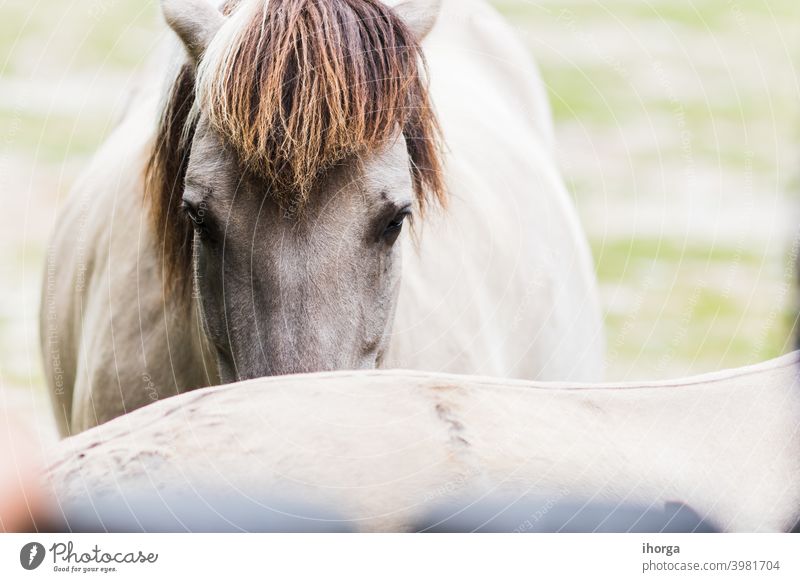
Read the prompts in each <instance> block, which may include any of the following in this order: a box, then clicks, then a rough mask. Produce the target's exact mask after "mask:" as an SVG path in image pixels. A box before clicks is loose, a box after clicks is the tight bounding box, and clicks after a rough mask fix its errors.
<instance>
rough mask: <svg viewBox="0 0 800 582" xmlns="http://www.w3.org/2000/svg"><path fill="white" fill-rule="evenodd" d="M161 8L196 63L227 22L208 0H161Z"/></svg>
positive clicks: (168, 22)
mask: <svg viewBox="0 0 800 582" xmlns="http://www.w3.org/2000/svg"><path fill="white" fill-rule="evenodd" d="M161 10H162V11H163V12H164V19H165V20H166V21H167V24H168V25H169V27H170V28H171V29H172V30H174V31H175V34H177V35H178V37H180V39H181V40H182V41H183V44H184V46H185V47H186V51H187V52H188V53H189V56H190V57H191V58H192V59H193V60H194V62H195V63H197V62H198V61H199V60H200V57H202V56H203V53H204V52H205V50H206V49H207V48H208V45H209V44H210V43H211V39H212V38H214V35H215V34H217V31H218V30H219V29H220V27H221V26H222V24H223V22H225V18H224V17H223V16H222V13H221V12H220V11H219V10H217V9H216V8H215V7H214V6H212V5H211V4H210V3H209V2H208V0H161Z"/></svg>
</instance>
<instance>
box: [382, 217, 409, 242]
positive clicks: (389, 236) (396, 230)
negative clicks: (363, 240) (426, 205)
mask: <svg viewBox="0 0 800 582" xmlns="http://www.w3.org/2000/svg"><path fill="white" fill-rule="evenodd" d="M410 215H411V211H410V210H408V209H404V210H402V211H400V212H399V213H397V215H396V216H395V217H394V218H393V219H392V220H391V221H390V222H389V224H387V225H386V228H385V229H384V231H383V237H384V238H385V239H386V240H387V241H388V242H390V243H393V242H394V241H395V240H397V237H398V236H399V235H400V231H401V230H403V223H404V222H405V221H406V219H407V218H408V217H409V216H410Z"/></svg>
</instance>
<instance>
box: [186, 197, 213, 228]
mask: <svg viewBox="0 0 800 582" xmlns="http://www.w3.org/2000/svg"><path fill="white" fill-rule="evenodd" d="M181 211H182V212H183V213H184V214H185V215H186V218H188V219H189V220H191V221H192V226H194V228H195V229H196V230H198V231H199V232H204V231H205V230H206V224H205V223H206V214H207V213H206V208H205V205H204V204H200V206H199V207H196V206H195V205H194V204H191V203H189V202H187V201H186V200H182V201H181Z"/></svg>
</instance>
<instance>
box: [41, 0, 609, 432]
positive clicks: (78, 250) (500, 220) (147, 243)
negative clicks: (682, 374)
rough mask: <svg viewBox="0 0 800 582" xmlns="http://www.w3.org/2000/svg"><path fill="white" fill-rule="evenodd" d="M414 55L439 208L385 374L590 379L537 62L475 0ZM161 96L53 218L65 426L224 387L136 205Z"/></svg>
mask: <svg viewBox="0 0 800 582" xmlns="http://www.w3.org/2000/svg"><path fill="white" fill-rule="evenodd" d="M425 52H426V55H427V58H428V60H429V65H430V79H431V85H432V96H433V102H434V105H435V107H436V109H437V113H438V115H439V117H440V120H441V124H442V126H443V129H444V135H445V140H446V142H447V148H448V154H447V155H446V159H445V165H446V176H447V182H448V185H449V192H450V206H449V208H448V209H447V210H446V211H444V212H439V211H432V212H431V213H430V214H429V216H426V217H425V218H424V219H423V220H420V221H418V223H417V229H418V230H419V231H420V232H419V237H418V244H417V245H415V244H414V243H412V242H411V241H410V240H406V241H405V244H406V248H405V250H404V270H403V283H402V288H401V293H400V300H399V304H398V308H397V313H396V319H395V325H394V335H393V336H392V340H391V344H390V349H389V353H388V355H387V358H386V360H385V361H384V364H383V365H384V367H402V368H412V369H421V370H430V371H437V372H451V373H465V374H482V375H491V376H510V377H517V378H528V379H538V380H575V381H578V380H580V381H590V380H598V379H599V378H600V376H601V373H602V359H603V358H602V354H603V339H602V331H601V330H602V323H601V315H600V309H599V305H598V300H597V297H596V289H595V283H594V276H593V270H592V262H591V257H590V253H589V250H588V245H587V243H586V240H585V238H584V235H583V234H582V232H581V229H580V227H579V224H578V220H577V217H576V213H575V210H574V208H573V206H572V204H571V201H570V200H569V197H568V195H567V192H566V190H565V188H564V186H563V184H562V182H561V180H560V177H559V175H558V172H557V170H556V166H555V162H554V158H553V152H552V128H551V119H550V117H549V109H548V106H547V102H546V98H545V93H544V90H543V88H542V85H541V82H540V80H539V78H538V75H537V72H536V70H535V68H534V66H533V64H532V63H531V62H530V61H529V58H528V56H527V55H526V53H525V51H524V50H523V48H522V47H521V45H520V44H519V43H518V42H517V41H515V40H514V39H513V34H512V31H511V30H510V29H509V28H508V27H507V26H506V25H505V24H504V23H503V22H502V21H501V19H500V17H499V16H498V15H497V14H496V13H495V12H494V11H493V10H492V9H491V8H489V7H488V5H486V4H485V3H484V2H482V1H473V0H470V1H468V2H465V1H456V0H447V1H446V2H444V7H443V11H442V14H441V16H440V19H439V22H438V24H437V27H436V28H435V29H434V31H433V33H432V34H431V35H430V37H429V38H428V39H427V41H426V43H425ZM157 97H158V96H155V95H154V96H153V97H152V98H147V99H143V101H142V102H141V103H139V104H138V105H137V106H136V107H135V108H134V109H133V110H132V111H131V112H130V113H129V114H128V116H127V118H126V119H125V120H124V121H123V122H122V124H121V125H120V126H119V127H118V128H117V129H116V131H115V132H114V135H112V137H111V138H110V139H109V140H108V142H107V143H106V144H105V145H104V146H103V148H102V149H101V150H100V152H99V153H98V155H97V157H96V159H95V160H94V162H93V164H92V166H91V167H90V168H89V170H88V171H87V173H86V175H85V176H84V178H83V179H82V180H81V181H80V182H79V183H78V185H77V186H76V189H75V191H74V193H73V195H72V199H71V201H70V206H69V208H67V210H66V211H65V213H64V216H63V217H62V218H61V219H60V220H59V222H58V225H57V228H56V233H55V236H54V239H53V243H52V250H51V254H50V256H49V258H48V277H47V280H46V284H45V292H44V297H43V312H42V341H43V348H44V353H45V367H46V371H47V376H48V380H49V382H50V385H51V388H52V389H53V391H54V393H55V396H54V404H55V411H56V416H57V419H58V421H59V425H60V428H61V431H62V433H63V434H67V433H70V432H77V431H81V430H85V429H87V428H90V427H92V426H94V425H96V424H99V423H102V422H105V421H107V420H109V419H111V418H114V417H116V416H119V415H120V414H123V413H125V412H128V411H130V410H133V409H135V408H139V407H141V406H143V405H145V404H148V403H150V402H152V401H154V400H158V399H160V398H162V397H166V396H172V395H175V394H176V393H179V392H183V391H185V390H188V389H193V388H198V387H202V386H208V385H211V384H214V383H216V382H217V381H218V379H217V376H216V371H215V370H214V369H212V368H213V364H211V362H213V358H211V357H210V356H209V355H208V354H204V352H203V350H204V340H203V334H202V331H201V327H200V326H199V324H198V322H197V320H196V318H193V317H186V316H185V315H182V314H181V313H179V312H178V311H177V310H175V309H172V308H171V307H170V306H168V305H166V304H165V302H164V297H163V292H162V282H161V278H160V273H161V265H160V263H159V261H158V259H157V256H158V255H157V252H156V248H157V243H156V242H155V240H156V239H155V237H154V235H153V233H152V232H151V228H150V226H149V222H148V220H147V208H146V207H145V205H144V203H143V200H142V198H143V195H142V192H143V182H142V174H143V167H144V163H145V160H146V156H147V152H148V150H149V148H151V147H152V139H153V135H154V131H155V125H156V118H157V115H158V105H157V101H156V98H157ZM195 311H196V310H194V309H193V310H192V313H194V312H195Z"/></svg>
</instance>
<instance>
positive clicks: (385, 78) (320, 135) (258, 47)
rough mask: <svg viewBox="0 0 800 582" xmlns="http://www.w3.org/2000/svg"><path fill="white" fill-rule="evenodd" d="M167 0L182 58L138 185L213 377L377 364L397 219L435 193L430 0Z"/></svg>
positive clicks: (438, 193)
mask: <svg viewBox="0 0 800 582" xmlns="http://www.w3.org/2000/svg"><path fill="white" fill-rule="evenodd" d="M162 5H163V9H164V14H165V17H166V20H167V22H168V24H169V25H170V27H171V28H172V29H173V30H174V31H175V33H177V35H178V37H179V38H180V40H181V42H182V43H183V45H184V47H185V49H186V53H187V62H186V64H185V65H184V66H183V68H182V69H181V72H180V73H179V75H178V77H177V79H176V81H175V83H174V85H173V88H172V92H171V95H170V96H169V99H168V101H167V104H166V107H165V109H164V113H163V116H162V120H161V124H160V129H159V133H158V136H157V139H156V143H155V146H154V149H153V154H152V157H151V159H150V163H149V165H148V172H147V184H148V186H147V191H148V193H149V195H150V204H151V211H152V217H153V223H154V227H155V229H156V232H157V233H158V236H159V238H158V240H159V243H160V246H161V251H162V253H163V264H164V267H165V268H164V274H165V282H166V283H167V287H168V288H169V289H170V293H171V294H174V295H176V296H177V297H178V299H177V300H179V301H184V302H187V303H188V304H189V305H192V306H195V307H196V308H197V309H199V312H200V315H201V320H202V321H203V325H204V328H205V335H206V336H207V338H208V340H209V344H210V346H212V347H213V351H214V352H215V353H216V358H217V365H218V369H219V374H220V377H221V379H222V380H223V381H227V382H230V381H236V380H243V379H248V378H254V377H261V376H268V375H277V374H288V373H302V372H311V371H322V370H335V369H356V368H372V367H375V366H377V365H378V364H379V363H380V361H381V358H382V356H383V354H384V352H385V350H386V348H387V345H388V340H389V337H390V334H391V328H392V322H393V317H394V312H395V307H396V303H397V299H398V292H399V282H400V277H401V263H402V258H401V247H402V245H401V244H400V241H401V240H402V239H403V238H404V237H407V236H409V235H408V232H407V231H408V228H406V227H405V223H407V222H408V221H409V220H410V219H412V218H414V217H418V216H419V215H420V214H421V213H422V212H423V211H424V209H425V208H426V206H431V205H432V204H438V203H443V202H444V185H443V183H442V182H443V179H442V172H441V165H440V156H439V152H440V146H439V143H440V140H439V132H438V126H437V123H436V119H435V116H434V114H433V111H432V107H431V104H430V102H429V97H428V91H427V85H426V75H425V65H424V59H423V55H422V52H421V49H420V42H421V40H422V39H423V37H424V36H425V35H426V34H427V33H428V32H429V31H430V30H431V28H432V27H433V24H434V22H435V20H436V17H437V15H438V9H439V5H440V0H411V1H406V2H403V3H401V4H399V5H396V6H394V7H393V8H390V7H388V6H386V5H385V4H383V3H382V2H380V1H379V0H281V1H278V0H271V1H269V2H268V1H267V0H243V1H242V2H228V3H227V4H226V5H225V6H224V8H223V10H222V11H221V12H220V11H218V10H217V9H216V8H214V7H213V6H211V5H210V4H208V3H207V2H206V1H204V0H163V1H162ZM189 291H191V294H190V293H189ZM187 297H189V298H190V299H189V300H188V301H187ZM191 298H193V300H192V299H191Z"/></svg>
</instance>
